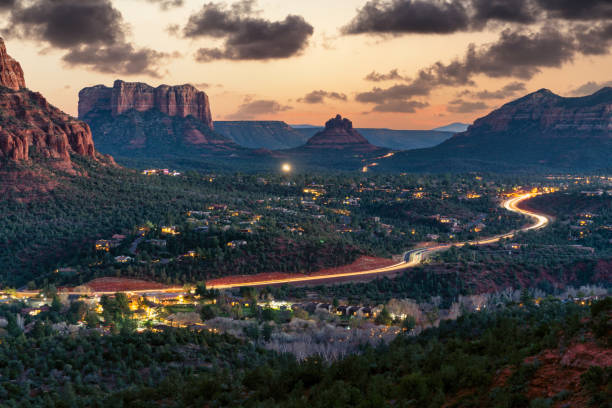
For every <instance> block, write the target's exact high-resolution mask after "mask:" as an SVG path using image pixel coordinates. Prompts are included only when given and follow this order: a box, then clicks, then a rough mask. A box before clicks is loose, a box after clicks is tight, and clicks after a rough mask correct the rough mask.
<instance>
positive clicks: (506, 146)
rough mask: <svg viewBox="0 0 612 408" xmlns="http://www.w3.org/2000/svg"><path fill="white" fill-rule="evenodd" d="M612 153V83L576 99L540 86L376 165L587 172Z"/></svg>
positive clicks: (606, 164) (602, 165) (611, 162)
mask: <svg viewBox="0 0 612 408" xmlns="http://www.w3.org/2000/svg"><path fill="white" fill-rule="evenodd" d="M611 158H612V88H609V87H607V88H603V89H601V90H599V91H598V92H596V93H594V94H592V95H588V96H584V97H576V98H564V97H561V96H559V95H556V94H554V93H552V92H551V91H549V90H547V89H541V90H539V91H537V92H534V93H531V94H528V95H526V96H524V97H522V98H519V99H517V100H515V101H512V102H509V103H507V104H505V105H504V106H502V107H501V108H499V109H496V110H494V111H493V112H491V113H489V114H488V115H486V116H485V117H482V118H480V119H478V120H476V121H475V122H474V124H473V125H472V126H470V127H469V128H468V130H467V131H466V132H463V133H459V134H456V135H455V136H453V137H452V138H450V139H449V140H447V141H446V142H444V143H442V144H440V145H439V146H436V147H433V148H429V149H419V150H414V151H410V152H402V153H399V154H396V155H395V156H394V157H392V158H390V159H388V160H385V161H382V162H381V163H380V169H381V170H385V169H394V170H400V171H452V170H457V169H460V170H461V171H465V170H490V171H500V170H502V171H523V170H527V169H541V170H546V171H550V170H563V171H585V170H587V171H591V170H598V169H606V168H611V167H612V159H611Z"/></svg>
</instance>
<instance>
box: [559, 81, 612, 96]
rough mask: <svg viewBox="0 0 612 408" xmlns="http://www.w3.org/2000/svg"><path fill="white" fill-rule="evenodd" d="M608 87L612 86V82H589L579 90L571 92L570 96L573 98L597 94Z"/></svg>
mask: <svg viewBox="0 0 612 408" xmlns="http://www.w3.org/2000/svg"><path fill="white" fill-rule="evenodd" d="M607 86H612V81H606V82H594V81H589V82H587V83H585V84H582V85H580V86H579V87H578V88H576V89H573V90H571V91H570V92H569V94H570V95H572V96H585V95H591V94H592V93H595V92H597V91H599V90H600V89H601V88H605V87H607Z"/></svg>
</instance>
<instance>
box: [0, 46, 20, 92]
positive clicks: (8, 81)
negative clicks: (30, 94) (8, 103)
mask: <svg viewBox="0 0 612 408" xmlns="http://www.w3.org/2000/svg"><path fill="white" fill-rule="evenodd" d="M0 85H2V86H4V87H6V88H9V89H12V90H14V91H18V90H20V89H21V88H25V79H24V78H23V71H22V69H21V65H19V63H18V62H17V61H15V60H14V59H13V58H11V57H10V56H9V55H8V54H7V52H6V46H5V45H4V40H2V38H0Z"/></svg>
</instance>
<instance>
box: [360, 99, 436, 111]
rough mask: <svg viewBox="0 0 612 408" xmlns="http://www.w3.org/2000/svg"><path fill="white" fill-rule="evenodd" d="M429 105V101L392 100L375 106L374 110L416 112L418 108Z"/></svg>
mask: <svg viewBox="0 0 612 408" xmlns="http://www.w3.org/2000/svg"><path fill="white" fill-rule="evenodd" d="M427 106H429V104H428V103H427V102H418V101H390V102H385V103H381V104H378V105H376V106H374V109H372V111H374V112H394V113H414V112H416V111H417V109H423V108H426V107H427Z"/></svg>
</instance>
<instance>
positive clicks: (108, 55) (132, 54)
mask: <svg viewBox="0 0 612 408" xmlns="http://www.w3.org/2000/svg"><path fill="white" fill-rule="evenodd" d="M169 57H170V55H168V54H166V53H162V52H157V51H154V50H151V49H148V48H141V49H135V48H134V46H132V45H131V44H129V43H120V44H116V45H111V46H104V47H98V46H91V45H87V46H82V47H77V48H73V49H71V50H70V51H69V52H68V53H67V54H66V55H64V56H63V57H62V60H63V61H64V62H66V63H67V64H68V65H71V66H77V65H79V66H86V67H89V68H90V69H93V70H96V71H99V72H103V73H108V74H114V73H120V74H124V75H138V74H146V75H150V76H152V77H160V74H159V72H158V67H159V64H160V61H161V60H165V59H167V58H169Z"/></svg>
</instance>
